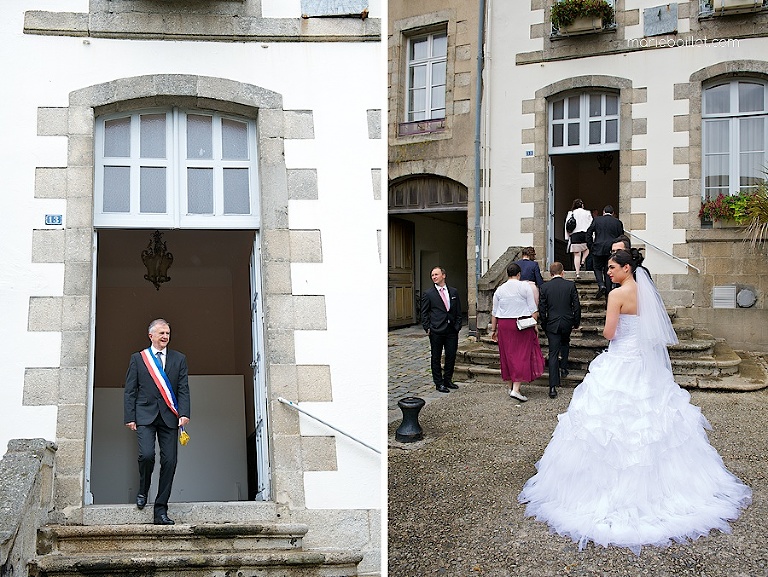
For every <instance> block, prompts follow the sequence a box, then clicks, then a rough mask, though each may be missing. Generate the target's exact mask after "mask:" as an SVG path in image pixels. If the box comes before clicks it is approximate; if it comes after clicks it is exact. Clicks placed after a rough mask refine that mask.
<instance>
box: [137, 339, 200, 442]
mask: <svg viewBox="0 0 768 577" xmlns="http://www.w3.org/2000/svg"><path fill="white" fill-rule="evenodd" d="M165 354H166V355H167V357H166V359H165V374H166V375H168V380H169V381H170V382H171V388H172V389H173V394H174V395H176V404H177V405H178V410H179V417H187V418H189V384H188V382H187V357H185V356H184V355H183V354H182V353H180V352H178V351H172V350H170V349H165ZM123 398H124V416H125V419H124V420H125V422H126V423H131V422H134V423H136V424H137V425H150V424H152V422H153V421H154V420H155V419H156V418H157V415H158V413H159V414H160V416H161V417H162V418H163V422H164V423H165V424H166V426H168V427H171V428H173V429H175V428H177V427H178V426H179V419H178V417H177V416H176V415H174V414H173V411H171V409H169V408H168V405H166V404H165V401H164V400H163V397H162V396H161V395H160V391H159V389H158V388H157V385H156V384H155V381H154V380H152V377H151V376H150V374H149V370H148V369H147V367H146V365H145V364H144V360H143V359H142V357H141V353H140V352H139V353H133V354H132V355H131V362H130V363H129V365H128V372H127V374H126V375H125V394H124V397H123Z"/></svg>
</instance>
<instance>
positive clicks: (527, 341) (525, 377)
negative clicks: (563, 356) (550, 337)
mask: <svg viewBox="0 0 768 577" xmlns="http://www.w3.org/2000/svg"><path fill="white" fill-rule="evenodd" d="M497 325H498V326H497V329H498V331H499V334H498V338H499V356H500V357H501V378H502V379H504V380H505V381H512V382H514V383H517V382H530V381H535V380H536V379H538V378H539V377H540V376H541V375H542V374H544V355H542V354H541V347H540V346H539V334H538V333H537V332H536V327H535V326H533V327H530V328H527V329H523V330H522V331H521V330H519V329H518V328H517V319H497Z"/></svg>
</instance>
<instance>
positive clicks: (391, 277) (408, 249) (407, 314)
mask: <svg viewBox="0 0 768 577" xmlns="http://www.w3.org/2000/svg"><path fill="white" fill-rule="evenodd" d="M413 242H414V225H413V223H412V222H409V221H407V220H401V219H399V218H390V219H389V270H388V272H389V274H388V295H389V326H390V328H391V327H401V326H406V325H412V324H414V323H415V322H416V301H415V296H414V258H413V252H414V251H413Z"/></svg>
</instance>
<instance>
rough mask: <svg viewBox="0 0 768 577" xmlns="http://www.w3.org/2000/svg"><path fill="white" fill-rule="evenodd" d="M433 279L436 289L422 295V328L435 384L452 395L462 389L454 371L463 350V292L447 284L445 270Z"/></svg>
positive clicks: (437, 269) (435, 272)
mask: <svg viewBox="0 0 768 577" xmlns="http://www.w3.org/2000/svg"><path fill="white" fill-rule="evenodd" d="M431 276H432V282H433V283H435V286H433V287H431V288H430V289H429V290H427V291H424V294H423V295H421V326H423V327H424V330H425V331H426V333H427V334H428V335H429V345H430V349H431V353H432V361H431V365H432V381H433V382H434V383H435V388H436V389H437V390H438V391H440V392H441V393H449V392H450V389H458V388H459V386H458V385H456V384H454V383H453V367H454V365H455V364H456V351H457V350H458V348H459V330H460V329H461V320H462V319H461V301H460V300H459V291H457V290H456V289H455V288H453V287H449V286H448V285H446V284H445V269H444V268H443V267H441V266H436V267H435V268H433V269H432V274H431ZM443 349H445V370H442V368H441V367H440V358H441V357H442V354H443Z"/></svg>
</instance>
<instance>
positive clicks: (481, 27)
mask: <svg viewBox="0 0 768 577" xmlns="http://www.w3.org/2000/svg"><path fill="white" fill-rule="evenodd" d="M485 3H486V0H480V1H479V2H478V4H479V8H478V10H479V14H478V24H477V80H476V82H475V327H474V331H473V330H472V329H473V327H472V326H470V327H469V329H470V334H477V330H478V327H477V294H478V291H479V284H480V276H481V271H482V258H481V253H480V243H481V241H482V233H481V230H480V212H481V208H482V203H481V198H480V184H481V179H480V133H481V129H482V114H481V113H482V108H483V107H482V102H483V100H482V99H483V42H484V41H485Z"/></svg>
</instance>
